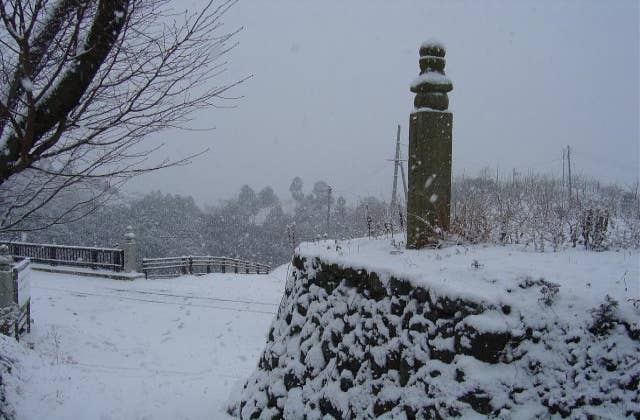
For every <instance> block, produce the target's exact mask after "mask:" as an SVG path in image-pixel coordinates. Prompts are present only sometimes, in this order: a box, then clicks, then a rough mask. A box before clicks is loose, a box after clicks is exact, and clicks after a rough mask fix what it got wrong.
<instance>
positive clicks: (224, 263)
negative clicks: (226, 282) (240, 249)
mask: <svg viewBox="0 0 640 420" xmlns="http://www.w3.org/2000/svg"><path fill="white" fill-rule="evenodd" d="M220 269H221V270H222V272H223V273H226V272H227V259H226V258H223V259H222V265H221V266H220Z"/></svg>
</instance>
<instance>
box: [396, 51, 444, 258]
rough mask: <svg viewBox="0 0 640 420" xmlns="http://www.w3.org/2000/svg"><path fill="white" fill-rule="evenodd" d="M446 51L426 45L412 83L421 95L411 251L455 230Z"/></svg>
mask: <svg viewBox="0 0 640 420" xmlns="http://www.w3.org/2000/svg"><path fill="white" fill-rule="evenodd" d="M444 55H445V48H444V46H442V44H440V43H438V42H425V43H423V44H422V45H421V46H420V76H418V78H417V79H416V80H414V82H413V83H412V84H411V92H413V93H415V94H416V97H415V100H414V106H415V110H414V111H413V112H412V113H411V117H410V119H409V171H408V173H409V186H408V198H407V248H411V249H417V248H424V247H429V246H435V245H437V243H438V238H439V237H440V236H441V233H442V232H444V231H447V230H448V229H449V217H450V216H449V212H450V209H451V148H452V135H451V131H452V126H453V115H452V114H451V112H449V111H448V110H447V109H448V107H449V97H448V96H447V93H448V92H450V91H451V90H452V89H453V85H452V83H451V81H450V80H449V79H448V78H447V77H446V76H445V74H444V66H445V59H444Z"/></svg>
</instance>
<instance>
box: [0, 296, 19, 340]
mask: <svg viewBox="0 0 640 420" xmlns="http://www.w3.org/2000/svg"><path fill="white" fill-rule="evenodd" d="M19 315H20V310H19V309H18V305H16V304H11V305H9V306H6V307H4V308H0V333H1V334H4V335H9V336H13V334H14V326H15V324H16V321H17V320H18V317H19Z"/></svg>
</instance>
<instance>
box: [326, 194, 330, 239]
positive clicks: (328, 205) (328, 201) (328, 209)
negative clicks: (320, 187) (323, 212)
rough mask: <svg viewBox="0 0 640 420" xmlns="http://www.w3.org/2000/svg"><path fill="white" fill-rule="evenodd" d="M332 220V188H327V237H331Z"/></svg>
mask: <svg viewBox="0 0 640 420" xmlns="http://www.w3.org/2000/svg"><path fill="white" fill-rule="evenodd" d="M330 220H331V187H328V188H327V236H328V235H329V226H330V225H329V222H330Z"/></svg>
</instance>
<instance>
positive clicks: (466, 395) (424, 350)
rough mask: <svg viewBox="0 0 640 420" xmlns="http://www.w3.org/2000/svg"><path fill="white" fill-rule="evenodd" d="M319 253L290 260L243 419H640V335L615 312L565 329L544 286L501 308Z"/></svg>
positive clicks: (536, 283)
mask: <svg viewBox="0 0 640 420" xmlns="http://www.w3.org/2000/svg"><path fill="white" fill-rule="evenodd" d="M310 254H313V253H309V252H307V253H300V252H299V251H298V254H297V255H296V256H295V257H294V259H293V270H292V272H291V273H290V275H289V278H288V280H287V287H286V290H285V295H284V298H283V300H282V302H281V305H280V308H279V311H278V315H277V316H276V318H275V320H274V322H273V324H272V326H271V328H270V330H269V335H268V341H267V344H266V348H265V350H264V353H263V355H262V357H261V359H260V361H259V365H258V367H257V369H256V371H255V372H254V373H253V374H252V376H251V377H250V378H249V379H248V380H247V381H246V383H245V385H244V388H243V390H242V391H241V393H240V394H239V395H236V396H235V397H236V398H235V399H234V402H233V403H232V405H231V406H230V407H229V413H230V414H232V415H235V416H236V417H238V418H243V419H250V418H261V419H262V418H265V419H267V418H268V419H271V418H285V419H298V418H307V419H320V418H322V417H323V416H325V415H330V416H333V417H334V418H336V419H342V418H356V417H357V418H373V417H378V416H383V417H384V416H386V417H389V418H404V416H406V418H409V419H412V418H450V417H457V416H463V415H473V414H475V415H478V414H480V415H495V416H498V417H500V418H534V417H538V416H539V417H543V418H545V417H548V416H549V415H552V414H558V415H560V416H562V417H567V416H572V417H580V418H582V417H584V416H587V417H588V416H603V417H605V418H611V417H614V418H619V417H625V416H635V417H636V418H638V416H640V396H639V386H640V385H639V384H640V363H639V354H640V330H639V329H638V326H637V323H636V324H634V323H630V322H628V321H625V320H623V319H618V318H616V316H615V305H614V304H613V303H615V302H613V303H612V302H610V305H609V306H608V307H607V304H606V302H604V303H603V305H602V306H601V307H600V308H599V309H598V310H594V311H590V312H588V313H578V312H579V311H578V312H576V313H575V316H563V317H558V316H556V315H554V310H553V309H554V305H555V306H556V310H557V311H558V313H562V314H564V313H565V312H563V311H561V310H560V309H559V308H557V306H558V303H557V301H558V300H559V298H558V295H559V294H560V295H561V294H562V290H560V291H559V290H558V288H557V287H555V286H554V284H553V283H551V282H548V281H545V280H544V279H538V280H534V279H532V278H519V279H516V280H514V281H513V287H512V288H510V289H508V290H507V292H505V293H508V294H511V299H510V300H509V302H510V303H509V304H504V303H502V304H500V303H495V302H494V303H491V302H489V301H486V300H482V299H473V298H469V297H468V296H466V297H461V296H460V295H456V294H451V296H448V295H447V293H443V292H442V290H439V291H438V292H437V293H436V292H434V290H432V289H430V287H429V282H428V281H424V282H420V283H417V284H416V283H412V282H409V281H405V280H403V279H401V278H398V277H394V276H393V275H391V276H389V275H379V274H378V273H376V272H374V271H371V270H369V271H367V270H366V269H362V268H361V267H357V266H354V267H356V268H352V267H349V266H348V264H338V263H335V262H332V261H327V260H328V258H323V257H315V256H313V255H310ZM319 254H320V255H321V254H322V253H319ZM316 255H318V254H316ZM556 286H557V285H556ZM471 295H472V294H471ZM545 297H546V299H545ZM572 298H573V296H572ZM513 302H522V303H523V304H522V305H521V306H522V308H520V307H519V305H518V304H517V303H515V304H514V303H513ZM525 302H529V304H530V305H531V302H535V304H536V305H542V306H545V307H547V308H548V309H549V310H539V311H538V313H537V314H533V313H532V312H531V311H530V310H529V309H528V306H527V305H526V304H525ZM574 304H575V302H574ZM574 304H571V305H574ZM571 307H573V306H571ZM575 307H577V308H580V305H577V304H575ZM598 325H599V326H600V327H601V328H596V327H598Z"/></svg>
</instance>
